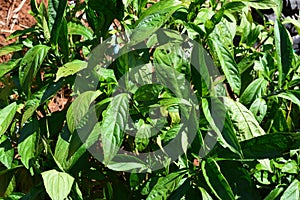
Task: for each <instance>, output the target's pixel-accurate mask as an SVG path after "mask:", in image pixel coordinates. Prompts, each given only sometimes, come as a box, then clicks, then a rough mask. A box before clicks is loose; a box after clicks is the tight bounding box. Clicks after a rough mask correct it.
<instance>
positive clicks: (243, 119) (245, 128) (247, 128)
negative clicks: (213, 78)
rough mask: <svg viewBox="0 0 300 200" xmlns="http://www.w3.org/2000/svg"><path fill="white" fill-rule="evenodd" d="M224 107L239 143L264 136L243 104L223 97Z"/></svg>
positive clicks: (263, 132)
mask: <svg viewBox="0 0 300 200" xmlns="http://www.w3.org/2000/svg"><path fill="white" fill-rule="evenodd" d="M223 100H224V105H225V107H226V109H227V110H228V112H229V115H230V117H231V120H232V123H233V126H234V128H235V130H236V133H237V137H238V139H239V141H243V140H248V139H251V138H253V137H258V136H261V135H264V134H265V131H264V130H263V129H262V128H261V127H260V125H259V124H258V122H257V121H256V119H255V117H254V116H253V114H252V112H251V111H250V110H248V109H247V108H246V107H245V106H244V105H243V104H241V103H239V102H236V101H233V100H232V99H230V98H228V97H223Z"/></svg>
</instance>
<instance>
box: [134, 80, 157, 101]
mask: <svg viewBox="0 0 300 200" xmlns="http://www.w3.org/2000/svg"><path fill="white" fill-rule="evenodd" d="M162 89H163V86H162V85H158V84H149V85H143V86H141V87H139V88H138V90H137V91H136V92H135V93H134V97H133V98H134V99H135V100H137V101H151V100H156V99H158V97H159V94H160V93H161V92H162Z"/></svg>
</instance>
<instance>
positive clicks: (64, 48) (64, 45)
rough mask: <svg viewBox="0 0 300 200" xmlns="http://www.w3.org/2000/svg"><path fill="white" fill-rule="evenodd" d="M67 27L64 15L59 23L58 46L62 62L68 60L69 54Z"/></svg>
mask: <svg viewBox="0 0 300 200" xmlns="http://www.w3.org/2000/svg"><path fill="white" fill-rule="evenodd" d="M68 36H69V35H68V27H67V20H66V18H65V17H64V18H63V20H62V24H61V35H60V42H59V45H58V46H59V48H60V50H61V52H62V54H63V62H64V63H67V62H68V61H69V56H70V47H69V37H68Z"/></svg>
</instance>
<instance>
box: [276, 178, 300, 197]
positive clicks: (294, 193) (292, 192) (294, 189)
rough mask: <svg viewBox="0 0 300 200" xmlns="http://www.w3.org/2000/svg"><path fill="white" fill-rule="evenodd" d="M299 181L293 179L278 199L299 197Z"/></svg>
mask: <svg viewBox="0 0 300 200" xmlns="http://www.w3.org/2000/svg"><path fill="white" fill-rule="evenodd" d="M299 193H300V182H299V181H298V180H297V179H295V180H294V181H293V182H292V183H291V184H290V185H289V187H288V188H287V189H286V190H285V191H284V193H283V194H282V196H281V198H280V200H286V199H299V198H300V194H299Z"/></svg>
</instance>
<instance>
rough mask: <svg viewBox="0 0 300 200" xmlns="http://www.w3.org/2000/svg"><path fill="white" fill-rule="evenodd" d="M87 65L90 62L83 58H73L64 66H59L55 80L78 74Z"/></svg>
mask: <svg viewBox="0 0 300 200" xmlns="http://www.w3.org/2000/svg"><path fill="white" fill-rule="evenodd" d="M87 65H88V63H87V62H85V61H82V60H73V61H71V62H68V63H66V64H64V65H63V66H62V67H60V68H58V71H57V73H56V79H55V82H56V81H58V80H59V79H61V78H62V77H67V76H70V75H74V74H76V73H77V72H79V71H81V70H83V69H85V68H87Z"/></svg>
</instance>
